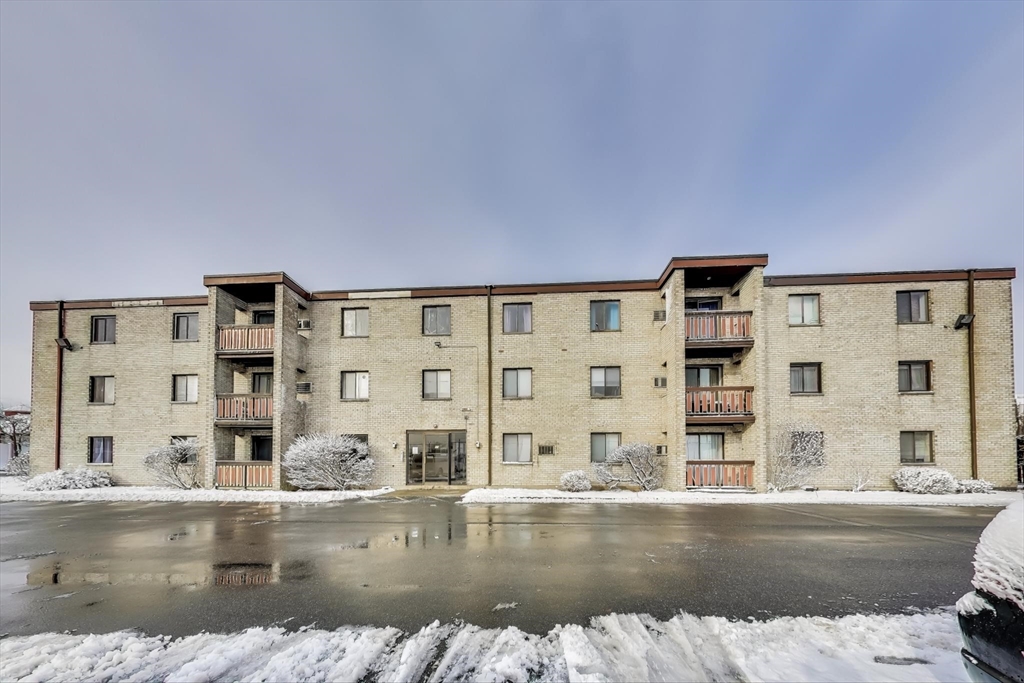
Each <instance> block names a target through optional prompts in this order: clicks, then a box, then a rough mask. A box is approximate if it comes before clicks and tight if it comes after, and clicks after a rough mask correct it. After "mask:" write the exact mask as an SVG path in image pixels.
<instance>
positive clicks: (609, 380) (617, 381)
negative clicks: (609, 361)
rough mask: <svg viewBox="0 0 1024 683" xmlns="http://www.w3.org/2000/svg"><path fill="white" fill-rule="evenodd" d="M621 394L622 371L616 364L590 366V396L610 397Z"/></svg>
mask: <svg viewBox="0 0 1024 683" xmlns="http://www.w3.org/2000/svg"><path fill="white" fill-rule="evenodd" d="M621 395H622V373H621V370H620V368H619V367H618V366H613V367H600V368H590V396H591V397H592V398H611V397H615V396H621Z"/></svg>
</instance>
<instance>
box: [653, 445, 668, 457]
mask: <svg viewBox="0 0 1024 683" xmlns="http://www.w3.org/2000/svg"><path fill="white" fill-rule="evenodd" d="M654 454H655V455H668V446H666V445H665V444H658V445H657V446H655V447H654Z"/></svg>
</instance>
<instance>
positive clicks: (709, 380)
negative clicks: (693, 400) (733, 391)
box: [686, 365, 722, 387]
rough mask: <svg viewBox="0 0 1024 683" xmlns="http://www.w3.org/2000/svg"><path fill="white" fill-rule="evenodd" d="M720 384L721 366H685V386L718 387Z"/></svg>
mask: <svg viewBox="0 0 1024 683" xmlns="http://www.w3.org/2000/svg"><path fill="white" fill-rule="evenodd" d="M721 385H722V366H720V365H691V366H689V367H687V368H686V386H688V387H718V386H721Z"/></svg>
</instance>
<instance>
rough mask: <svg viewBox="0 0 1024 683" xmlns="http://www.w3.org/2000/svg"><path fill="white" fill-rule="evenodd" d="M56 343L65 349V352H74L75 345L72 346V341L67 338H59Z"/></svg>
mask: <svg viewBox="0 0 1024 683" xmlns="http://www.w3.org/2000/svg"><path fill="white" fill-rule="evenodd" d="M54 341H56V342H57V346H59V347H60V348H62V349H64V350H65V351H73V350H74V344H72V343H71V340H70V339H68V338H67V337H57V338H56V339H55V340H54Z"/></svg>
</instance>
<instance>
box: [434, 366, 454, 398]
mask: <svg viewBox="0 0 1024 683" xmlns="http://www.w3.org/2000/svg"><path fill="white" fill-rule="evenodd" d="M437 397H438V398H451V397H452V373H451V372H450V371H449V370H440V371H438V373H437Z"/></svg>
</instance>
